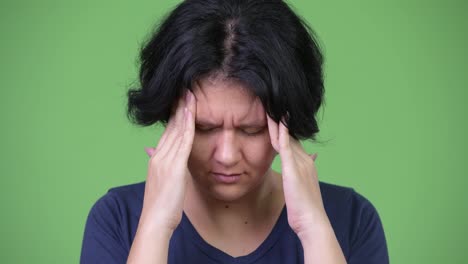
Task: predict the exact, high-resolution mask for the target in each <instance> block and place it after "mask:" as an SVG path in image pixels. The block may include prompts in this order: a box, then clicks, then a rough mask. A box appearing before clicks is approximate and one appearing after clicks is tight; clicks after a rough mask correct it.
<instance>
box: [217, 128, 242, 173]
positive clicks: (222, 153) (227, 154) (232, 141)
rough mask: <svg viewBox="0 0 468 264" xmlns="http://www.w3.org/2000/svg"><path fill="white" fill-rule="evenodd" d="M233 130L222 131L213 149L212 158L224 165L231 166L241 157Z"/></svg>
mask: <svg viewBox="0 0 468 264" xmlns="http://www.w3.org/2000/svg"><path fill="white" fill-rule="evenodd" d="M240 147H241V146H240V145H239V142H238V140H237V139H236V136H235V134H234V132H233V131H223V132H222V133H221V134H220V136H219V138H218V140H217V142H216V148H215V151H214V159H215V160H216V162H218V163H220V164H221V165H223V166H224V167H232V166H234V165H236V164H237V163H238V162H239V161H240V159H241V156H242V154H241V150H240Z"/></svg>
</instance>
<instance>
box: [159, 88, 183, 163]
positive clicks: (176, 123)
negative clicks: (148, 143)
mask: <svg viewBox="0 0 468 264" xmlns="http://www.w3.org/2000/svg"><path fill="white" fill-rule="evenodd" d="M185 100H186V99H185V96H182V97H181V98H179V102H178V104H177V109H176V112H175V115H173V116H172V117H171V119H170V121H169V122H170V123H169V124H168V126H167V127H166V130H165V131H164V134H166V135H165V139H164V142H163V144H161V146H160V149H158V152H160V153H161V155H166V154H167V153H168V152H169V151H170V150H171V149H174V147H178V144H177V143H180V141H179V142H178V141H177V139H179V138H180V137H181V136H182V133H183V130H184V123H183V120H184V108H185ZM175 145H177V146H175ZM158 147H159V146H158Z"/></svg>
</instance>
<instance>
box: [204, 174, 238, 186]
mask: <svg viewBox="0 0 468 264" xmlns="http://www.w3.org/2000/svg"><path fill="white" fill-rule="evenodd" d="M211 175H213V177H214V178H215V180H216V181H217V182H219V183H225V184H233V183H236V182H238V181H239V180H240V178H241V175H242V173H219V172H212V173H211Z"/></svg>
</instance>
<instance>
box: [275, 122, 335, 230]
mask: <svg viewBox="0 0 468 264" xmlns="http://www.w3.org/2000/svg"><path fill="white" fill-rule="evenodd" d="M267 119H268V130H269V133H270V138H271V144H272V146H273V148H274V149H275V150H276V151H277V152H278V153H279V154H280V157H281V169H282V178H283V192H284V198H285V202H286V207H287V210H288V222H289V225H290V226H291V228H292V229H293V231H294V232H296V234H297V235H298V236H299V237H300V236H301V234H307V233H309V232H313V231H314V230H313V229H314V228H320V227H321V225H324V224H325V225H326V224H328V225H329V222H328V216H327V214H326V212H325V208H324V206H323V201H322V195H321V193H320V187H319V182H318V176H317V169H316V167H315V158H316V157H317V154H313V155H309V154H307V153H306V152H305V150H304V148H303V147H302V145H301V143H300V142H299V141H298V140H296V139H294V138H293V137H291V136H290V135H289V131H288V128H287V127H286V126H285V125H284V124H283V123H282V122H279V124H278V123H276V122H275V121H274V120H272V119H271V118H270V117H269V116H268V115H267Z"/></svg>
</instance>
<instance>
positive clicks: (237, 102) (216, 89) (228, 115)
mask: <svg viewBox="0 0 468 264" xmlns="http://www.w3.org/2000/svg"><path fill="white" fill-rule="evenodd" d="M195 84H196V85H195V86H194V89H193V92H194V95H195V98H196V100H197V114H196V120H197V122H198V121H207V122H210V123H216V124H219V123H224V122H225V121H230V120H232V122H233V123H234V124H235V125H253V124H259V123H262V122H266V117H265V111H264V108H263V105H262V103H261V101H260V99H259V98H258V97H257V96H256V95H255V94H253V92H252V91H251V90H250V89H249V87H248V86H246V85H245V84H244V83H242V82H240V81H237V80H232V79H225V78H213V77H210V78H204V79H200V80H198V81H197V82H196V83H195Z"/></svg>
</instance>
